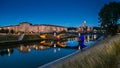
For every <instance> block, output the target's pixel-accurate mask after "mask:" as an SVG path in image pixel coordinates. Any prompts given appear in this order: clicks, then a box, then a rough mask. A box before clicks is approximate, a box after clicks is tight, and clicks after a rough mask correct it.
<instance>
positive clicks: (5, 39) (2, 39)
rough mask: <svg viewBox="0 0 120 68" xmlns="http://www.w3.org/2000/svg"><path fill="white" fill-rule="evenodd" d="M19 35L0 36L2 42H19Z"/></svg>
mask: <svg viewBox="0 0 120 68" xmlns="http://www.w3.org/2000/svg"><path fill="white" fill-rule="evenodd" d="M18 38H19V35H0V42H4V41H13V40H18Z"/></svg>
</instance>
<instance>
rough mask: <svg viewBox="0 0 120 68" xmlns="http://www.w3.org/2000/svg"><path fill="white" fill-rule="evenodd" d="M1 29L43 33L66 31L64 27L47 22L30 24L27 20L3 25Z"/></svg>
mask: <svg viewBox="0 0 120 68" xmlns="http://www.w3.org/2000/svg"><path fill="white" fill-rule="evenodd" d="M2 28H3V29H9V30H14V31H16V32H27V33H31V32H32V33H44V32H54V31H56V32H60V31H67V28H66V27H63V26H56V25H49V24H36V25H32V24H30V23H28V22H22V23H20V24H19V25H14V26H13V25H12V26H4V27H2Z"/></svg>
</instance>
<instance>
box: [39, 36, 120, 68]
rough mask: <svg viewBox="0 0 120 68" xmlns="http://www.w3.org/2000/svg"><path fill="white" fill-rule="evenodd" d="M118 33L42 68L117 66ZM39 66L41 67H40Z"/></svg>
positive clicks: (119, 40)
mask: <svg viewBox="0 0 120 68" xmlns="http://www.w3.org/2000/svg"><path fill="white" fill-rule="evenodd" d="M119 44H120V35H116V36H113V37H109V38H106V39H104V40H102V41H101V42H99V43H97V44H96V45H93V46H91V47H90V48H89V49H87V50H83V51H79V52H78V53H76V54H75V55H73V56H71V57H68V58H67V59H66V58H65V59H62V61H57V62H56V63H53V64H51V65H49V66H46V67H43V68H47V67H49V68H119V67H120V59H119V58H120V45H119ZM40 68H41V67H40Z"/></svg>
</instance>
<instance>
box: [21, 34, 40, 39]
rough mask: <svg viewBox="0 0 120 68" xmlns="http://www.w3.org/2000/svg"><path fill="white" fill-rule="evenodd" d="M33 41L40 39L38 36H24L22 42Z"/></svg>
mask: <svg viewBox="0 0 120 68" xmlns="http://www.w3.org/2000/svg"><path fill="white" fill-rule="evenodd" d="M34 39H40V37H39V35H24V38H23V40H34Z"/></svg>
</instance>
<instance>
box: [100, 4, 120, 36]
mask: <svg viewBox="0 0 120 68" xmlns="http://www.w3.org/2000/svg"><path fill="white" fill-rule="evenodd" d="M119 19H120V2H110V3H109V4H105V5H104V7H103V8H102V9H101V10H100V12H99V20H100V25H101V27H102V28H103V29H105V30H106V32H107V34H111V35H113V34H115V33H116V32H117V31H116V30H117V24H118V20H119Z"/></svg>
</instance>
